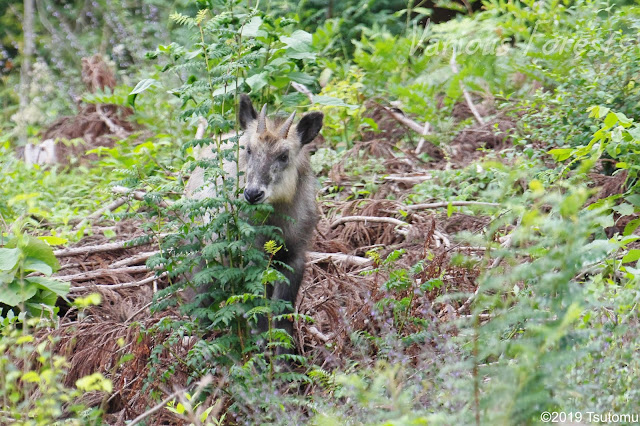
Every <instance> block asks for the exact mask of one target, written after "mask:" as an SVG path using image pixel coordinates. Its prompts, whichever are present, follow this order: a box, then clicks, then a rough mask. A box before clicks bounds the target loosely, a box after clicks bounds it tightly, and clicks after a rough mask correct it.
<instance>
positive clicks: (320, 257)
mask: <svg viewBox="0 0 640 426" xmlns="http://www.w3.org/2000/svg"><path fill="white" fill-rule="evenodd" d="M307 257H308V258H309V259H311V260H309V261H308V262H307V263H308V264H314V263H320V262H324V261H334V262H341V263H348V264H351V265H355V266H366V265H369V264H370V263H371V259H367V258H366V257H360V256H352V255H350V254H344V253H318V252H315V251H310V252H308V253H307Z"/></svg>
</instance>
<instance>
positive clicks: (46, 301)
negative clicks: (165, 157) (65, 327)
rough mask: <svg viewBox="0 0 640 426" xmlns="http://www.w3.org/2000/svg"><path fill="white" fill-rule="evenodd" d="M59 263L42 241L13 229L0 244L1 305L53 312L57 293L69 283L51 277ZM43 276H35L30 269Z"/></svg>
mask: <svg viewBox="0 0 640 426" xmlns="http://www.w3.org/2000/svg"><path fill="white" fill-rule="evenodd" d="M59 267H60V265H59V263H58V260H57V259H56V257H55V256H54V255H53V250H52V249H51V247H50V246H49V245H47V244H46V243H45V242H44V241H42V240H40V239H38V238H36V237H32V236H30V235H27V234H23V233H20V232H16V236H14V237H13V238H11V239H9V241H7V242H6V244H3V245H2V247H0V305H3V306H5V307H9V308H14V307H17V308H19V309H20V310H22V311H25V310H26V311H28V312H29V313H31V314H32V315H34V316H35V315H39V314H40V313H42V311H43V309H48V310H51V311H52V312H53V308H54V306H55V303H56V300H57V299H58V296H61V297H64V296H66V295H67V293H68V292H69V283H67V282H61V281H58V280H56V279H53V278H50V276H51V274H53V273H54V272H56V271H57V270H58V268H59ZM34 272H36V273H40V274H43V275H44V276H37V275H36V276H34V275H33V274H32V273H34Z"/></svg>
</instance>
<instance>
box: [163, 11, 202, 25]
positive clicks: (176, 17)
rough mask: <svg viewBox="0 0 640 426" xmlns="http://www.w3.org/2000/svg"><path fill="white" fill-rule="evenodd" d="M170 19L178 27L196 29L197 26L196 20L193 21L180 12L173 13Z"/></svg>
mask: <svg viewBox="0 0 640 426" xmlns="http://www.w3.org/2000/svg"><path fill="white" fill-rule="evenodd" d="M169 19H170V20H172V21H173V22H175V23H176V24H178V25H183V26H185V25H186V26H188V27H194V26H196V25H197V23H196V20H195V19H193V18H192V17H190V16H187V15H183V14H182V13H180V12H173V13H172V14H171V15H169Z"/></svg>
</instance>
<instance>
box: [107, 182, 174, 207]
mask: <svg viewBox="0 0 640 426" xmlns="http://www.w3.org/2000/svg"><path fill="white" fill-rule="evenodd" d="M111 191H112V192H115V193H116V194H126V195H128V196H129V197H131V198H133V199H135V200H138V201H144V196H145V195H147V193H146V192H144V191H135V190H133V189H130V188H127V187H125V186H120V185H116V186H113V187H111ZM170 205H171V202H168V201H165V200H162V201H160V203H158V206H160V207H169V206H170Z"/></svg>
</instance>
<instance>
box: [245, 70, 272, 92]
mask: <svg viewBox="0 0 640 426" xmlns="http://www.w3.org/2000/svg"><path fill="white" fill-rule="evenodd" d="M245 82H246V83H247V84H248V85H249V87H251V91H252V92H257V91H258V90H260V89H262V88H263V87H264V86H266V85H267V84H269V81H268V80H267V72H266V71H263V72H261V73H259V74H254V75H252V76H251V77H248V78H247V79H246V80H245Z"/></svg>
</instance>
